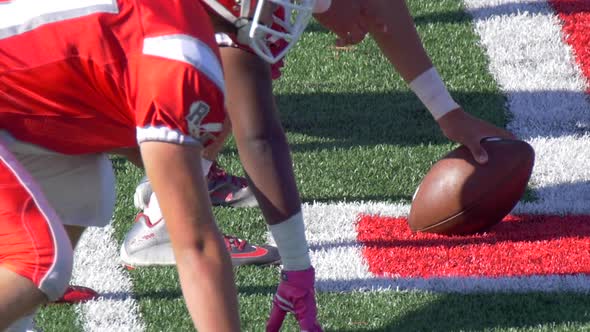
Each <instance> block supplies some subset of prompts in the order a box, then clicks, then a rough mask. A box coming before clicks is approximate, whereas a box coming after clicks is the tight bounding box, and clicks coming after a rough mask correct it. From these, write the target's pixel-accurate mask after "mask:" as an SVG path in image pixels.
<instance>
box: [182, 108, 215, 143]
mask: <svg viewBox="0 0 590 332" xmlns="http://www.w3.org/2000/svg"><path fill="white" fill-rule="evenodd" d="M209 110H210V107H209V105H207V103H205V102H204V101H201V100H199V101H196V102H194V103H192V104H191V106H190V108H189V111H188V115H187V116H186V121H187V123H188V130H189V132H190V134H191V135H192V136H193V137H200V135H201V122H202V121H203V119H204V118H205V116H207V113H209Z"/></svg>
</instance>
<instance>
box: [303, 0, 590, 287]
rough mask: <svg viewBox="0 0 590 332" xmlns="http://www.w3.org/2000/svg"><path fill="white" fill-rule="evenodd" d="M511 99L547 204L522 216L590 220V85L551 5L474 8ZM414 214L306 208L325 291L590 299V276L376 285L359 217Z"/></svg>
mask: <svg viewBox="0 0 590 332" xmlns="http://www.w3.org/2000/svg"><path fill="white" fill-rule="evenodd" d="M464 3H465V6H466V8H467V9H468V11H469V12H470V13H471V15H472V16H473V17H474V24H475V28H476V31H477V33H478V34H479V35H480V37H481V43H482V45H483V47H484V48H485V49H486V51H487V53H488V56H489V59H490V71H491V73H492V74H493V75H494V77H495V79H496V81H497V82H498V84H499V86H500V88H501V89H502V90H503V91H504V93H505V94H506V96H507V99H508V103H507V107H508V109H509V111H510V112H511V113H512V115H513V120H512V122H511V123H510V124H509V129H510V130H512V131H513V132H515V133H516V134H517V135H518V136H519V137H521V138H523V139H525V140H527V141H528V142H529V143H530V144H531V145H532V146H533V147H534V148H535V151H536V165H535V169H534V171H533V176H532V179H531V183H532V185H533V187H534V188H535V191H536V194H537V196H538V198H539V200H538V201H536V202H534V203H523V204H519V205H518V206H517V207H516V209H515V211H514V212H516V213H550V214H565V213H575V214H590V181H589V180H590V167H589V166H590V149H588V146H590V133H589V132H588V128H589V127H590V126H589V125H588V123H589V120H588V119H590V105H589V104H588V102H587V100H586V95H585V93H584V91H586V89H587V82H586V80H585V79H584V78H583V77H582V74H581V71H580V70H579V68H578V67H577V66H576V65H575V62H574V58H573V56H572V51H571V49H570V48H569V46H567V45H565V44H564V43H563V41H562V35H561V27H560V22H559V20H558V18H557V17H556V16H555V14H554V13H553V11H552V10H551V8H549V7H548V5H547V3H546V1H545V0H540V1H535V0H502V1H499V0H496V1H495V0H465V1H464ZM408 211H409V207H408V206H403V205H390V204H384V203H351V204H311V205H310V204H308V205H305V206H304V208H303V212H304V218H305V220H306V227H307V236H308V239H309V244H310V248H311V254H312V260H313V264H314V266H315V268H316V273H317V279H318V281H317V286H318V289H319V290H323V291H353V290H412V289H421V290H430V291H441V292H474V291H506V292H526V291H533V290H535V291H576V292H586V293H588V292H590V285H588V282H589V281H590V276H588V275H573V276H532V277H523V278H429V279H423V278H385V277H375V276H374V275H372V274H371V273H370V272H369V271H368V266H367V264H366V262H365V261H364V259H363V258H362V254H361V245H360V244H359V243H358V242H357V241H356V236H357V234H356V228H355V225H356V222H357V218H358V214H359V213H366V214H381V215H385V216H403V215H406V214H407V212H408Z"/></svg>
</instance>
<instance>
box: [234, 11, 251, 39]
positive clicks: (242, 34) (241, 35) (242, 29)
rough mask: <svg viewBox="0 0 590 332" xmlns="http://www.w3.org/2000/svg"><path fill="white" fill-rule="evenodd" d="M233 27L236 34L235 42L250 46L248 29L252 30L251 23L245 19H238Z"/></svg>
mask: <svg viewBox="0 0 590 332" xmlns="http://www.w3.org/2000/svg"><path fill="white" fill-rule="evenodd" d="M234 26H235V27H236V29H237V31H238V34H237V39H238V40H237V41H238V43H240V44H244V45H250V43H251V41H252V39H251V38H250V36H249V35H248V34H249V33H250V29H251V28H252V21H251V20H249V19H247V18H243V17H242V18H239V19H238V20H237V21H235V23H234Z"/></svg>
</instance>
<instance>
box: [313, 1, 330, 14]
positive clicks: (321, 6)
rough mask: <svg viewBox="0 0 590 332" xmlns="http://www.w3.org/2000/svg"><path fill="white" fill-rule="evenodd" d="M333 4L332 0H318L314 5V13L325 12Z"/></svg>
mask: <svg viewBox="0 0 590 332" xmlns="http://www.w3.org/2000/svg"><path fill="white" fill-rule="evenodd" d="M331 5H332V0H316V1H315V5H314V6H313V13H314V14H321V13H325V12H327V11H328V9H330V6H331Z"/></svg>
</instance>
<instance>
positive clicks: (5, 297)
mask: <svg viewBox="0 0 590 332" xmlns="http://www.w3.org/2000/svg"><path fill="white" fill-rule="evenodd" d="M0 289H1V290H2V296H0V331H4V329H6V328H7V327H8V326H9V325H10V324H12V323H13V322H14V321H15V320H17V319H18V318H20V317H22V316H25V315H28V314H30V313H31V312H33V311H34V310H35V309H36V308H37V307H38V306H39V305H41V304H43V303H45V302H47V297H46V296H45V294H43V293H42V292H41V291H40V290H39V289H38V288H37V286H35V284H33V282H32V281H31V280H29V279H27V278H25V277H23V276H21V275H19V274H16V273H14V272H12V271H10V270H8V269H5V268H2V267H0Z"/></svg>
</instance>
